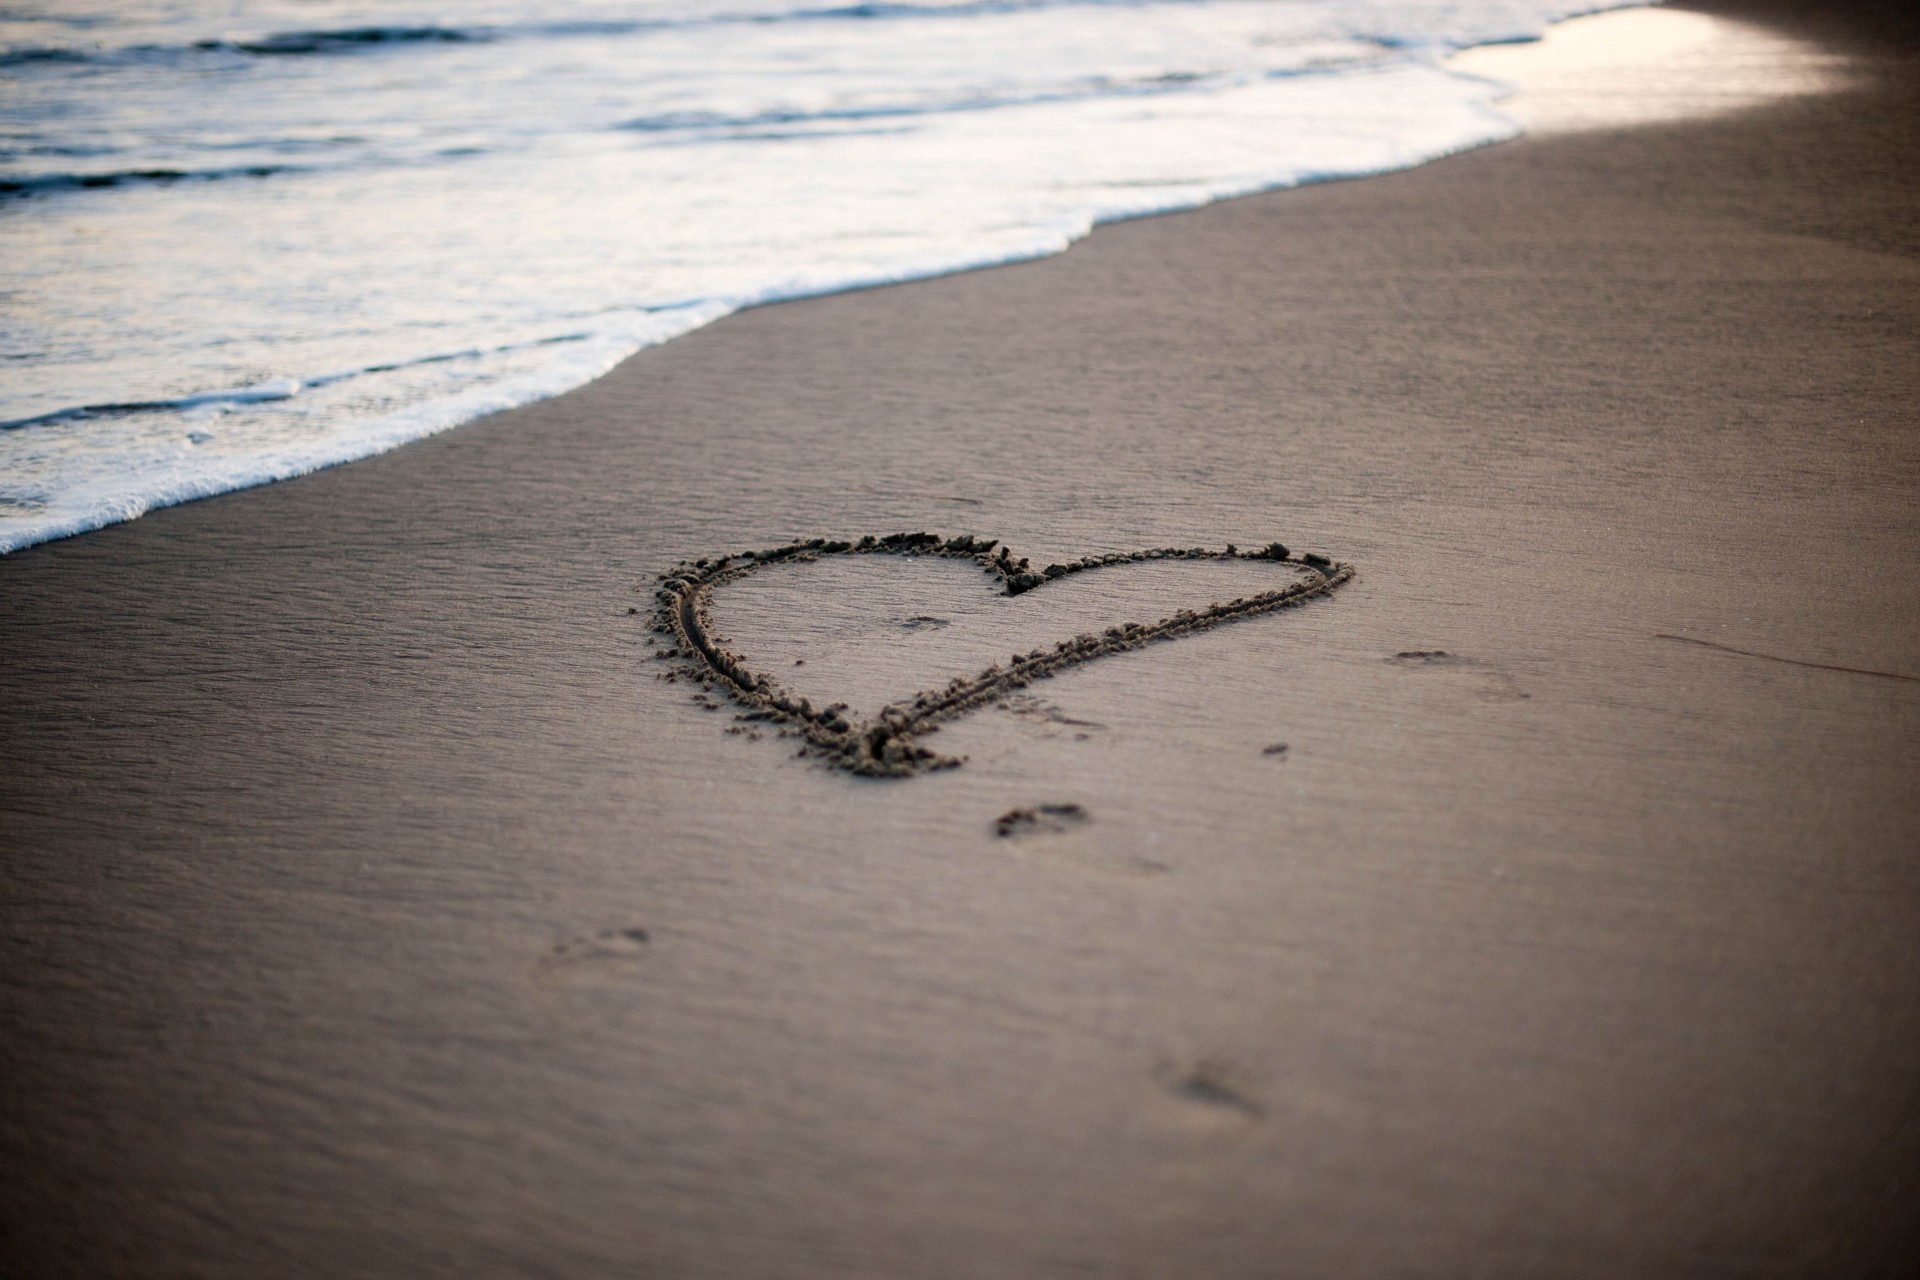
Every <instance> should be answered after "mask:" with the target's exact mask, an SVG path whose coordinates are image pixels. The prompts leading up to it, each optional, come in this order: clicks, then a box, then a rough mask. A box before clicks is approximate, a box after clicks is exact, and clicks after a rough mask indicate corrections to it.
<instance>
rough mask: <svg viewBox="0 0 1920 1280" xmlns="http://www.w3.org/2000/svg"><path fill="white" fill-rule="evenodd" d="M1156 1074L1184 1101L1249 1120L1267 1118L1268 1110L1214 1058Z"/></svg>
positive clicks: (1163, 1069)
mask: <svg viewBox="0 0 1920 1280" xmlns="http://www.w3.org/2000/svg"><path fill="white" fill-rule="evenodd" d="M1157 1074H1158V1076H1159V1078H1160V1083H1161V1085H1162V1086H1163V1087H1164V1088H1165V1089H1166V1090H1167V1092H1168V1093H1170V1094H1172V1095H1173V1096H1174V1097H1176V1098H1178V1099H1180V1100H1181V1101H1183V1102H1191V1103H1194V1104H1196V1105H1198V1106H1202V1107H1209V1108H1212V1109H1214V1110H1216V1111H1220V1112H1238V1113H1239V1114H1240V1115H1242V1116H1244V1117H1246V1118H1247V1119H1249V1120H1264V1119H1266V1116H1267V1109H1266V1108H1265V1107H1263V1106H1261V1105H1260V1104H1259V1103H1258V1102H1257V1101H1255V1100H1254V1099H1253V1097H1252V1096H1250V1095H1249V1094H1248V1092H1247V1090H1246V1088H1245V1087H1244V1086H1243V1085H1242V1084H1241V1083H1240V1082H1239V1081H1238V1080H1237V1079H1236V1078H1235V1072H1234V1070H1233V1068H1232V1067H1231V1066H1230V1065H1228V1064H1227V1063H1225V1062H1223V1061H1221V1060H1219V1059H1217V1058H1202V1059H1200V1060H1199V1061H1198V1062H1194V1063H1192V1064H1190V1065H1188V1066H1186V1067H1184V1068H1182V1067H1163V1068H1162V1069H1161V1070H1160V1071H1159V1072H1158V1073H1157Z"/></svg>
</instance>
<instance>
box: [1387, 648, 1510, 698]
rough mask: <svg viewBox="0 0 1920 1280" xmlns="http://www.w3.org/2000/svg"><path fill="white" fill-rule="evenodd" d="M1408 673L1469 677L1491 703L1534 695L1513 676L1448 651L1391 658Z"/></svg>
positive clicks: (1424, 651)
mask: <svg viewBox="0 0 1920 1280" xmlns="http://www.w3.org/2000/svg"><path fill="white" fill-rule="evenodd" d="M1387 661H1388V662H1389V663H1390V664H1392V665H1393V666H1396V667H1399V668H1400V669H1402V670H1405V671H1422V672H1424V671H1435V672H1451V673H1456V674H1459V675H1462V676H1468V677H1471V678H1473V679H1475V680H1477V681H1478V682H1479V684H1480V689H1479V693H1480V696H1481V697H1482V698H1484V699H1486V700H1487V701H1488V702H1522V701H1525V700H1526V699H1528V698H1531V697H1532V696H1533V695H1532V694H1530V693H1524V692H1522V691H1521V689H1520V686H1519V685H1518V684H1517V683H1515V682H1514V679H1513V677H1512V676H1510V675H1508V674H1506V673H1505V672H1504V671H1496V670H1494V669H1493V668H1492V667H1490V666H1488V665H1487V664H1486V663H1484V662H1482V661H1480V660H1479V659H1478V658H1469V657H1465V656H1464V655H1462V654H1458V653H1449V652H1447V651H1446V650H1445V649H1405V650H1402V651H1401V652H1399V653H1396V654H1394V655H1393V656H1392V657H1390V658H1388V659H1387Z"/></svg>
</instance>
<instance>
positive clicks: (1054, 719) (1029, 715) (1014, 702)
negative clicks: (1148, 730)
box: [995, 693, 1107, 742]
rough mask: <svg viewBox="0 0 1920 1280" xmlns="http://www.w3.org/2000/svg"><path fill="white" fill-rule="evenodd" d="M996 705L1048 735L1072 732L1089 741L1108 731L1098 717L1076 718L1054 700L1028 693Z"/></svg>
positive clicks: (1051, 736)
mask: <svg viewBox="0 0 1920 1280" xmlns="http://www.w3.org/2000/svg"><path fill="white" fill-rule="evenodd" d="M995 709H996V710H998V711H1000V712H1002V713H1004V714H1006V715H1010V716H1012V717H1013V718H1014V719H1015V720H1018V721H1019V722H1020V723H1021V724H1022V725H1024V726H1026V727H1027V728H1029V729H1031V730H1033V731H1034V732H1036V733H1038V734H1040V735H1041V736H1043V737H1048V738H1053V737H1058V736H1060V735H1061V734H1063V733H1069V732H1071V733H1072V734H1073V739H1074V741H1075V742H1085V741H1087V740H1088V739H1089V738H1091V737H1093V735H1094V734H1096V733H1102V732H1104V731H1105V730H1106V727H1107V726H1105V725H1104V724H1101V723H1100V722H1099V721H1097V720H1076V719H1074V718H1073V717H1072V716H1070V715H1068V714H1067V713H1066V712H1065V711H1063V710H1061V709H1060V708H1059V707H1057V706H1055V705H1054V704H1053V703H1051V702H1046V701H1043V700H1042V699H1039V698H1036V697H1033V696H1032V695H1030V694H1024V693H1016V694H1011V695H1009V696H1007V697H1005V698H1002V699H1000V701H999V702H998V703H996V704H995Z"/></svg>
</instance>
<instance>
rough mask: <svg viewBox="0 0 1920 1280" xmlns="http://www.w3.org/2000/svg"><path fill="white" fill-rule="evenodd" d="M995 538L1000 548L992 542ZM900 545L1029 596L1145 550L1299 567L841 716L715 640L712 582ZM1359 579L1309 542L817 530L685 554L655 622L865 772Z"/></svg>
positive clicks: (764, 716) (667, 577)
mask: <svg viewBox="0 0 1920 1280" xmlns="http://www.w3.org/2000/svg"><path fill="white" fill-rule="evenodd" d="M996 548H997V549H996ZM836 555H839V556H845V555H893V556H908V557H912V556H940V557H945V558H947V559H955V560H972V561H974V562H975V563H977V564H979V565H980V567H981V568H982V569H983V570H984V571H985V572H986V574H987V576H989V577H990V578H993V579H994V580H995V581H996V582H998V583H999V584H1001V586H1003V587H1004V589H1005V594H1006V595H1008V596H1017V595H1023V594H1025V593H1026V592H1028V591H1032V590H1035V589H1037V588H1039V587H1043V586H1045V585H1046V584H1047V583H1049V582H1053V581H1055V580H1057V579H1060V578H1063V577H1066V576H1067V575H1069V574H1075V573H1085V572H1088V571H1090V570H1094V569H1100V568H1105V567H1108V566H1112V565H1123V564H1134V563H1139V562H1142V561H1147V560H1268V561H1273V562H1275V563H1280V564H1285V565H1287V566H1288V567H1289V568H1291V569H1294V570H1296V571H1298V572H1299V573H1300V574H1301V576H1300V577H1299V578H1297V579H1296V580H1295V581H1293V582H1290V583H1289V584H1287V585H1286V586H1284V587H1281V588H1279V589H1277V590H1274V591H1266V592H1261V593H1260V594H1258V595H1251V596H1243V597H1241V598H1240V599H1237V600H1228V601H1225V602H1223V603H1216V604H1212V605H1209V606H1208V607H1207V608H1205V609H1198V610H1195V609H1182V610H1181V611H1180V612H1178V613H1176V614H1173V615H1172V616H1171V617H1166V618H1162V619H1160V620H1159V621H1158V622H1153V623H1138V622H1129V623H1126V624H1124V625H1121V626H1114V627H1108V628H1107V629H1106V630H1105V631H1102V632H1088V633H1086V634H1084V635H1078V636H1074V637H1073V638H1072V639H1070V640H1062V641H1061V642H1060V643H1058V644H1056V645H1054V646H1053V648H1051V649H1035V650H1033V651H1032V652H1031V653H1028V654H1024V655H1018V654H1017V655H1014V656H1013V657H1012V658H1010V659H1009V660H1008V661H1007V662H1006V663H1004V664H1001V663H995V664H993V665H992V666H989V667H988V668H987V669H986V670H985V671H982V672H980V673H979V674H978V675H975V676H961V677H957V678H955V679H954V680H953V681H951V682H950V683H948V684H947V685H946V686H945V687H944V688H940V689H933V690H929V691H927V692H925V693H921V694H916V695H915V696H914V697H912V698H911V699H905V700H902V701H899V702H895V703H892V704H890V705H888V706H886V707H883V708H882V709H881V710H880V712H879V713H878V714H877V715H875V716H874V717H873V718H872V719H871V720H868V721H866V722H864V723H855V722H854V721H852V720H850V719H849V718H848V717H847V716H846V714H845V713H846V711H847V707H846V704H845V703H835V704H833V705H832V706H827V707H815V706H814V705H813V704H812V703H811V702H809V701H808V700H807V699H806V698H801V697H796V696H795V695H794V694H792V693H790V692H789V691H788V690H786V689H784V688H782V687H781V686H780V685H779V684H778V683H777V682H775V681H774V680H773V678H772V677H771V676H769V675H767V674H766V673H765V672H759V671H754V670H751V669H750V668H749V667H748V666H747V663H746V659H745V658H743V657H742V656H741V655H740V654H737V653H732V652H729V651H728V650H726V649H724V648H722V647H721V646H720V645H719V644H717V643H716V642H715V641H714V639H713V633H712V627H711V623H710V620H709V617H708V612H707V609H708V605H709V603H710V601H711V599H712V594H713V591H714V589H715V588H716V587H719V586H722V585H724V584H726V583H729V582H737V581H738V580H740V579H741V578H744V577H746V576H748V575H749V574H752V573H755V572H757V571H759V570H760V569H762V568H764V567H766V566H767V565H770V564H780V563H786V562H806V561H812V560H817V559H819V558H820V557H821V556H836ZM1352 577H1353V568H1352V566H1351V565H1344V564H1338V563H1336V562H1334V561H1332V560H1329V559H1328V558H1327V557H1325V556H1320V555H1315V554H1313V553H1311V552H1309V553H1307V554H1305V555H1302V556H1300V557H1298V558H1295V557H1293V556H1291V555H1290V554H1289V552H1288V551H1287V548H1286V547H1284V546H1282V545H1281V544H1280V543H1278V542H1275V543H1272V544H1270V545H1268V546H1265V547H1261V548H1258V549H1256V550H1252V551H1242V550H1240V549H1239V548H1237V547H1234V546H1232V545H1229V546H1228V547H1227V548H1226V549H1225V550H1223V551H1214V550H1209V549H1207V548H1204V547H1194V548H1191V549H1183V548H1172V547H1169V548H1164V549H1161V550H1156V551H1135V552H1130V553H1125V554H1118V555H1105V556H1088V557H1085V558H1084V559H1081V560H1076V561H1074V562H1073V563H1072V564H1055V565H1049V566H1047V568H1046V569H1045V570H1043V571H1040V570H1034V569H1033V568H1031V567H1030V566H1029V565H1028V562H1027V561H1025V560H1022V559H1019V558H1017V557H1016V556H1014V554H1013V553H1012V551H1010V550H1009V549H1008V548H1007V547H1005V546H1003V545H1000V544H998V543H996V541H995V540H994V539H992V538H986V539H980V538H972V537H965V536H962V537H958V538H946V539H943V538H941V537H939V536H938V535H935V534H930V533H896V534H891V535H889V536H887V537H884V538H875V537H871V536H870V537H865V538H862V539H860V540H859V541H858V542H840V541H832V540H829V539H825V538H814V539H812V540H811V541H808V542H795V543H790V544H788V545H787V546H784V547H774V548H772V549H771V550H767V551H746V552H741V553H739V554H737V555H731V556H721V557H719V558H717V559H701V560H694V561H691V562H688V561H682V562H681V563H680V564H679V565H677V566H676V567H674V568H673V569H670V570H668V571H667V572H666V573H663V574H661V575H660V578H659V581H658V583H657V586H656V589H655V592H654V599H655V601H656V604H657V608H656V609H655V612H654V618H653V625H654V630H655V631H657V632H658V633H659V634H661V635H663V636H666V637H669V638H671V639H672V640H673V642H674V645H675V647H674V648H673V649H670V650H663V651H662V652H661V655H660V656H662V657H667V658H675V659H678V660H679V661H680V662H681V663H682V664H683V666H684V668H685V669H686V670H687V672H688V674H689V675H691V676H692V677H693V678H694V679H696V680H698V681H699V682H700V683H701V684H702V685H703V686H704V687H705V688H707V689H710V690H712V689H717V690H719V691H720V692H722V693H725V694H726V695H727V696H728V697H730V698H732V699H733V700H734V701H735V702H736V703H738V704H740V705H741V707H743V708H744V711H743V713H742V715H741V717H740V718H741V719H743V720H749V721H752V720H766V721H773V722H776V723H779V724H781V725H783V726H784V727H785V728H786V729H787V730H788V731H790V732H792V733H795V734H798V735H799V736H800V737H801V738H804V739H805V741H806V746H805V747H804V748H803V749H802V751H803V754H808V755H813V756H816V757H818V758H820V759H822V760H824V761H825V762H826V763H828V764H830V765H832V766H834V767H836V768H840V769H845V770H847V771H848V772H850V773H855V774H860V775H862V776H866V777H881V778H898V777H907V776H910V775H912V774H915V773H919V772H921V771H923V770H927V769H951V768H954V767H955V766H957V765H959V764H960V763H961V761H960V760H959V759H956V758H954V757H952V756H943V755H939V754H938V753H936V752H933V751H930V750H928V749H927V748H926V747H923V746H921V745H920V744H919V743H918V742H916V741H915V738H917V737H918V736H920V735H922V734H925V733H929V732H932V731H933V730H934V729H935V728H936V727H937V726H938V725H939V723H940V722H942V721H945V720H953V719H956V718H958V717H960V716H963V715H966V714H967V713H969V712H971V711H976V710H979V709H980V708H981V707H985V706H988V705H990V704H992V703H994V702H996V701H998V700H999V699H1000V698H1002V697H1004V696H1005V695H1006V694H1008V693H1011V692H1013V691H1014V690H1016V689H1021V688H1024V687H1025V686H1027V685H1028V684H1030V683H1032V682H1033V681H1035V680H1042V679H1045V678H1046V677H1048V676H1050V675H1053V674H1054V673H1055V672H1057V671H1063V670H1065V669H1066V668H1068V667H1073V666H1079V665H1081V664H1082V663H1087V662H1092V661H1094V660H1096V659H1098V658H1104V657H1107V656H1108V655H1110V654H1115V653H1124V652H1125V651H1127V650H1129V649H1138V648H1141V647H1143V646H1145V645H1148V644H1152V643H1153V642H1155V641H1158V640H1172V639H1175V638H1177V637H1179V636H1183V635H1188V634H1190V633H1192V632H1195V631H1201V630H1205V629H1206V628H1208V627H1214V626H1218V625H1220V624H1221V623H1224V622H1238V621H1240V620H1241V619H1244V618H1251V617H1257V616H1259V615H1260V614H1265V613H1272V612H1273V611H1275V610H1277V609H1283V608H1286V607H1288V606H1290V605H1295V604H1299V603H1301V602H1303V601H1306V600H1310V599H1312V598H1314V597H1315V596H1323V595H1328V594H1330V593H1331V592H1332V591H1333V590H1334V589H1335V588H1336V587H1338V586H1340V585H1341V584H1342V583H1344V582H1346V581H1347V580H1348V579H1350V578H1352Z"/></svg>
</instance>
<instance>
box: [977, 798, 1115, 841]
mask: <svg viewBox="0 0 1920 1280" xmlns="http://www.w3.org/2000/svg"><path fill="white" fill-rule="evenodd" d="M1091 821H1093V815H1091V814H1089V813H1088V812H1087V811H1086V809H1085V808H1084V807H1083V806H1081V805H1077V804H1041V805H1035V806H1033V807H1032V808H1030V809H1009V810H1007V812H1005V813H1003V814H1001V815H1000V816H999V817H998V818H995V819H994V821H993V834H995V835H996V836H999V837H1000V838H1001V839H1002V840H1024V839H1028V838H1030V837H1033V836H1057V835H1065V834H1066V833H1067V832H1069V831H1072V830H1073V829H1074V828H1076V827H1083V826H1085V825H1086V824H1087V823H1089V822H1091Z"/></svg>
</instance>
